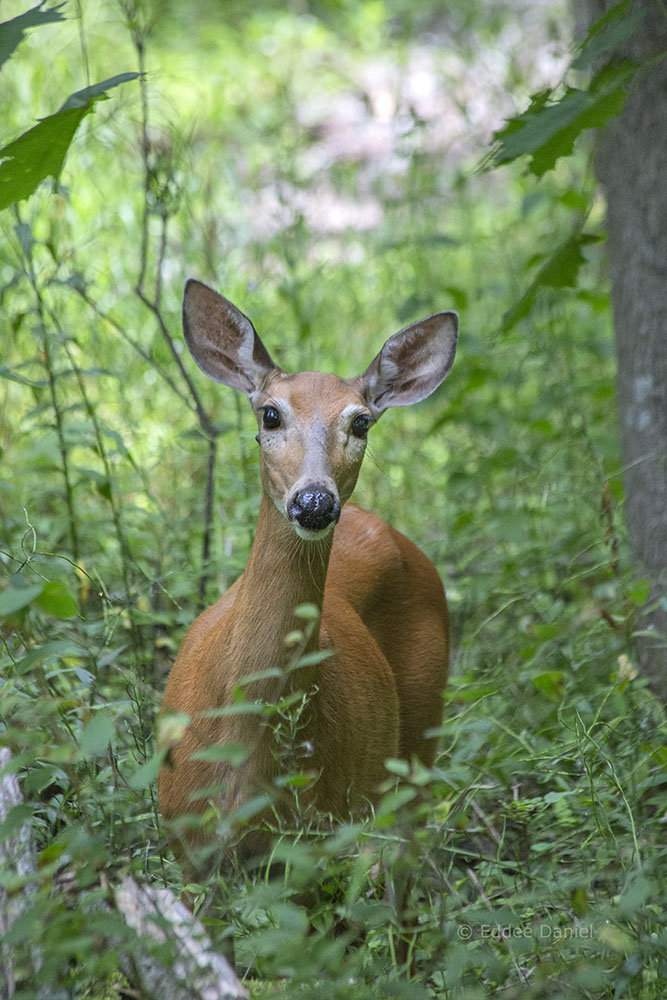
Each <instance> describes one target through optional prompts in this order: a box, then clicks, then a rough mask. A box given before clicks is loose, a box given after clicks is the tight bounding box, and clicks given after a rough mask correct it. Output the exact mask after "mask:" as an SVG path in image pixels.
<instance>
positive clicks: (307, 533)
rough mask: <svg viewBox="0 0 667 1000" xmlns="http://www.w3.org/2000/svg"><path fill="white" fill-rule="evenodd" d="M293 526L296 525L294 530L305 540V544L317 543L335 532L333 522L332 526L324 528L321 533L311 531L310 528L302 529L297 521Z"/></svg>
mask: <svg viewBox="0 0 667 1000" xmlns="http://www.w3.org/2000/svg"><path fill="white" fill-rule="evenodd" d="M292 524H293V525H294V530H295V531H296V533H297V535H298V536H299V538H303V540H304V541H305V542H317V541H319V540H320V539H321V538H326V537H327V535H328V534H329V533H330V532H331V531H333V526H334V525H333V521H332V522H331V524H328V525H327V526H326V528H322V530H321V531H311V530H310V529H309V528H302V527H301V525H300V524H297V523H296V521H292Z"/></svg>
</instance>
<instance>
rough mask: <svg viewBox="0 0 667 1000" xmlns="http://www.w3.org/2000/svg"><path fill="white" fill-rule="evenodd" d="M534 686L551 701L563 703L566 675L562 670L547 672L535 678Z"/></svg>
mask: <svg viewBox="0 0 667 1000" xmlns="http://www.w3.org/2000/svg"><path fill="white" fill-rule="evenodd" d="M533 684H534V685H535V687H536V688H537V690H538V691H541V692H542V694H545V695H546V696H547V698H548V699H549V700H550V701H561V700H562V697H563V693H564V690H565V674H564V673H563V672H562V670H545V671H544V673H543V674H538V676H537V677H533Z"/></svg>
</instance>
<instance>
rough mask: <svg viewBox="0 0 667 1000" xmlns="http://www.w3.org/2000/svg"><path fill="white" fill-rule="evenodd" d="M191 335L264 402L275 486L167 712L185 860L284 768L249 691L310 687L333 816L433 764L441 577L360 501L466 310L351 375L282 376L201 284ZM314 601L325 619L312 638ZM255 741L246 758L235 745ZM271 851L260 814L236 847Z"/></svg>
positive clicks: (168, 814) (263, 436) (311, 737)
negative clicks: (365, 462)
mask: <svg viewBox="0 0 667 1000" xmlns="http://www.w3.org/2000/svg"><path fill="white" fill-rule="evenodd" d="M183 333H184V338H185V342H186V344H187V347H188V349H189V351H190V354H191V355H192V358H193V359H194V361H195V362H196V364H197V365H198V367H199V368H200V369H201V370H202V371H203V372H204V374H205V375H207V376H208V377H209V378H211V379H213V380H214V381H217V382H221V383H223V384H224V385H226V386H228V387H230V388H232V389H236V390H237V391H240V392H242V393H244V394H245V396H247V398H248V400H249V401H250V405H251V407H252V410H253V413H254V415H255V418H256V420H257V424H258V434H257V441H258V442H259V454H260V479H261V486H262V495H261V500H260V507H259V516H258V520H257V528H256V531H255V535H254V540H253V543H252V546H251V549H250V554H249V558H248V562H247V565H246V567H245V570H244V571H243V573H242V574H241V576H240V577H239V578H238V579H237V580H236V582H235V583H233V585H232V586H231V587H230V588H229V589H228V590H227V591H226V592H225V593H223V595H222V596H221V597H220V598H219V599H218V600H217V601H216V603H215V604H213V605H212V606H211V607H209V608H208V609H207V610H205V611H204V612H203V613H202V614H200V615H199V617H198V618H197V619H196V620H195V621H194V623H193V624H192V625H191V626H190V628H189V630H188V631H187V633H186V635H185V638H184V639H183V642H182V645H181V647H180V650H179V652H178V655H177V657H176V660H175V662H174V664H173V667H172V669H171V672H170V674H169V677H168V681H167V686H166V690H165V694H164V700H163V704H162V708H161V714H162V719H163V720H165V719H167V718H169V717H174V716H173V715H172V713H176V716H175V717H176V718H178V719H180V720H182V721H181V724H180V726H176V730H175V732H173V731H172V735H171V738H170V739H169V741H168V742H169V746H168V752H166V754H165V757H164V761H163V763H162V766H161V769H160V772H159V778H158V794H159V804H160V809H161V812H162V815H163V817H164V819H165V820H166V821H167V824H168V826H169V827H170V829H171V830H172V831H175V833H174V834H173V846H174V850H175V853H177V854H178V855H179V858H180V859H181V860H182V861H183V863H184V864H192V863H193V862H192V858H193V856H194V855H195V854H196V850H197V848H202V847H208V849H209V850H210V851H211V853H213V852H215V850H216V849H217V845H216V838H217V837H218V831H219V829H220V822H219V821H220V817H223V818H224V817H226V816H233V815H234V814H235V813H236V811H237V810H239V809H240V808H241V807H242V806H243V805H244V803H247V802H248V801H249V800H250V799H251V798H253V796H256V795H258V794H259V793H261V791H262V790H266V789H268V788H271V786H272V785H273V784H274V783H275V778H276V775H277V773H278V763H277V754H276V747H275V737H274V733H273V731H272V729H271V727H270V726H268V725H267V724H266V717H265V716H264V715H263V714H262V713H261V712H252V711H241V710H237V708H238V703H239V691H243V693H244V695H245V699H246V703H249V704H275V703H276V702H277V700H278V699H280V698H281V697H286V696H288V695H289V694H290V692H291V691H293V690H294V691H302V692H307V693H308V698H307V702H306V705H305V710H304V713H303V718H302V719H301V720H300V724H301V730H300V733H299V737H300V740H301V741H302V745H303V746H306V747H307V748H308V754H309V756H308V760H307V766H308V773H309V774H310V775H312V781H311V782H310V784H309V786H308V788H307V789H306V792H305V793H304V796H303V802H304V803H305V805H312V806H313V807H314V808H315V809H316V810H317V811H318V813H321V814H324V815H325V816H328V817H333V819H334V820H336V819H339V820H344V819H345V818H349V817H350V816H353V815H355V814H356V813H357V812H358V811H363V810H364V809H367V808H368V807H369V805H371V806H372V804H373V803H374V802H376V801H377V798H378V795H379V793H380V790H381V788H382V785H383V782H384V781H386V780H387V778H388V777H389V775H388V772H387V770H386V768H385V761H387V760H388V759H389V758H403V759H405V760H408V761H409V760H412V759H413V758H414V759H416V760H418V761H420V762H421V763H422V764H423V765H424V766H425V767H431V766H432V765H433V762H434V758H435V753H436V743H437V740H436V737H435V736H434V735H433V732H432V731H433V730H434V728H436V727H437V726H439V725H440V724H441V721H442V714H443V693H444V690H445V685H446V681H447V672H448V664H449V622H448V611H447V601H446V597H445V591H444V588H443V584H442V581H441V579H440V576H439V574H438V572H437V570H436V568H435V566H434V565H433V563H432V562H431V561H430V560H429V559H428V558H427V556H426V555H424V553H423V552H422V551H421V550H420V549H419V548H418V547H417V546H416V545H414V544H413V543H412V542H411V541H409V540H408V539H407V538H406V537H405V536H404V535H402V534H401V533H400V532H398V531H397V530H396V529H394V528H393V527H391V526H390V525H388V524H387V523H385V522H384V521H383V520H381V519H380V518H379V517H378V516H377V515H375V514H373V513H370V512H368V511H366V510H363V509H362V508H361V507H359V506H357V505H355V504H353V503H350V502H349V500H350V497H351V495H352V492H353V490H354V488H355V485H356V482H357V477H358V475H359V470H360V467H361V463H362V459H363V457H364V452H365V450H366V444H367V437H368V434H369V431H371V428H372V427H373V425H374V424H375V423H376V422H377V420H378V419H379V418H380V417H381V416H382V414H383V413H384V412H385V410H387V409H389V408H391V407H399V406H406V405H409V404H413V403H417V402H419V401H421V400H423V399H425V398H426V397H427V396H429V395H430V394H431V393H432V392H434V390H435V389H436V388H437V387H438V386H439V385H440V383H441V382H442V381H443V379H444V378H445V377H446V376H447V374H448V372H449V371H450V368H451V366H452V363H453V361H454V355H455V352H456V344H457V337H458V316H457V314H456V313H455V312H453V311H447V312H439V313H436V314H435V315H432V316H428V317H427V318H426V319H423V320H421V321H420V322H417V323H413V324H412V325H410V326H407V327H406V328H404V329H402V330H400V331H399V332H398V333H396V334H395V335H394V336H392V337H391V338H390V339H389V340H387V341H386V343H385V344H384V346H383V347H382V349H381V351H380V352H379V354H377V356H376V357H375V358H374V360H373V361H372V362H371V363H370V365H369V366H368V368H366V370H365V371H364V373H363V374H362V375H359V376H356V377H352V378H341V377H339V376H337V375H333V374H325V373H321V372H310V371H302V372H298V373H289V372H287V371H284V370H283V369H282V368H281V367H279V366H278V365H276V364H275V363H274V362H273V361H272V359H271V357H270V355H269V353H268V351H267V349H266V347H265V346H264V344H263V343H262V341H261V340H260V338H259V336H258V334H257V332H256V331H255V328H254V326H253V324H252V322H251V321H250V319H248V317H247V316H245V315H244V314H243V313H242V312H241V311H240V310H239V309H238V308H237V307H236V306H234V305H233V304H232V303H231V302H229V301H228V300H227V299H225V298H224V297H223V296H222V295H220V294H219V293H218V292H216V291H215V290H214V289H212V288H210V287H209V286H207V285H205V284H203V283H202V282H200V281H198V280H196V279H194V278H190V279H188V281H187V282H186V285H185V291H184V296H183ZM304 605H305V606H309V607H311V608H313V606H314V609H315V612H316V618H315V621H314V627H312V628H311V630H310V632H308V631H307V630H306V631H304V630H303V620H302V618H299V609H303V607H304ZM295 633H296V634H297V635H301V636H302V637H305V638H304V641H303V642H302V643H301V647H300V653H301V654H302V656H301V660H300V662H301V664H302V665H301V666H299V668H298V669H294V670H290V669H287V667H288V666H289V663H290V656H292V653H291V651H290V647H289V644H286V642H285V638H286V637H289V636H290V635H293V634H295ZM318 654H319V655H318ZM235 706H236V707H235ZM239 746H240V747H242V748H243V750H244V753H243V755H242V756H243V759H242V762H241V763H239V761H238V760H232V759H230V758H228V757H227V756H226V754H225V752H224V748H225V747H239ZM210 748H218V750H220V752H219V753H218V754H217V755H216V753H215V752H214V753H213V754H210V753H207V750H209V749H210ZM221 748H222V749H221ZM202 751H203V752H202ZM233 756H234V755H233V754H231V757H233ZM188 816H189V817H190V822H189V823H188V822H185V821H183V820H182V818H183V817H188ZM193 817H194V822H192V818H193ZM179 818H181V819H179ZM179 824H180V825H179ZM267 846H268V834H267V832H266V830H265V829H263V828H262V824H261V823H255V824H253V828H252V829H248V830H246V831H244V832H242V833H240V834H239V835H238V836H236V837H233V838H231V840H230V842H229V843H228V844H226V845H220V850H221V851H222V852H223V853H224V852H226V851H234V852H235V854H236V855H237V856H239V857H241V858H242V859H248V860H249V859H251V858H253V857H257V856H258V855H261V853H262V852H263V851H265V850H266V848H267Z"/></svg>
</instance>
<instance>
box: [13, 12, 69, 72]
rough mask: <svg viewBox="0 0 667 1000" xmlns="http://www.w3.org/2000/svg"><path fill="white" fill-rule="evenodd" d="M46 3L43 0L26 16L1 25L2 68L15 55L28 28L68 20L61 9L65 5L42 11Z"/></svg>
mask: <svg viewBox="0 0 667 1000" xmlns="http://www.w3.org/2000/svg"><path fill="white" fill-rule="evenodd" d="M44 3H45V0H42V2H41V3H38V4H37V6H36V7H32V8H31V9H30V10H27V11H26V12H25V14H19V16H18V17H13V18H12V19H11V21H3V23H2V24H0V66H2V65H3V64H4V63H6V62H7V60H8V59H10V58H11V56H12V55H13V54H14V51H15V50H16V49H17V48H18V46H19V45H20V44H21V42H22V40H23V35H24V34H25V32H26V31H27V30H28V28H38V27H39V26H40V25H42V24H54V23H55V22H56V21H65V20H66V18H65V17H64V16H63V15H62V14H61V13H60V11H61V8H62V7H64V6H65V4H64V3H59V4H58V5H57V6H56V7H50V8H49V9H48V10H42V7H43V6H44Z"/></svg>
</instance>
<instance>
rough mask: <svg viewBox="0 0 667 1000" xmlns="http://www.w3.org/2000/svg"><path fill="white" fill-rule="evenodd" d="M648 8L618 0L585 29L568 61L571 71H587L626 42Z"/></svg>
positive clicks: (632, 1)
mask: <svg viewBox="0 0 667 1000" xmlns="http://www.w3.org/2000/svg"><path fill="white" fill-rule="evenodd" d="M647 13H648V7H640V6H638V5H637V4H635V2H634V0H621V2H620V3H617V4H615V5H614V6H613V7H612V8H611V10H608V11H607V13H606V14H604V15H603V16H602V17H601V18H599V20H597V21H596V22H595V23H594V24H592V25H591V27H590V28H589V30H588V32H587V34H586V37H585V38H584V40H583V42H582V43H581V46H580V47H579V52H578V54H577V55H576V57H575V58H574V59H573V60H572V69H581V70H583V69H589V68H590V67H591V66H594V65H595V63H596V62H597V61H598V60H599V59H601V57H602V56H606V57H607V58H608V57H609V56H611V54H612V53H613V52H614V51H615V50H616V49H617V48H618V47H619V45H621V44H622V43H623V42H625V41H627V40H628V38H630V37H631V36H632V35H634V33H635V31H636V30H637V28H638V27H639V25H640V24H641V23H642V21H643V20H644V18H645V17H646V15H647Z"/></svg>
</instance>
